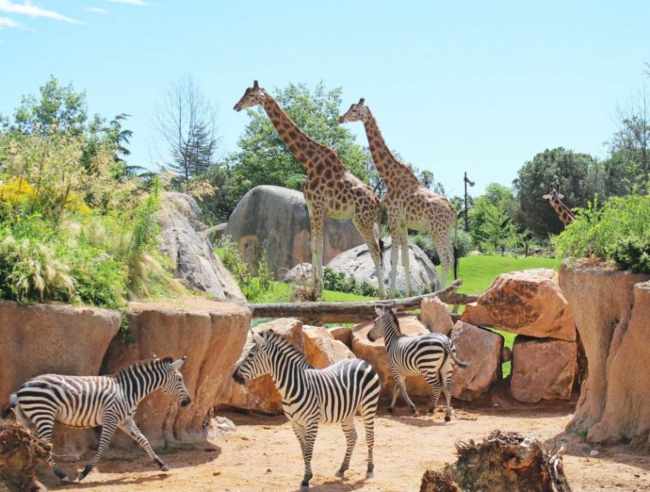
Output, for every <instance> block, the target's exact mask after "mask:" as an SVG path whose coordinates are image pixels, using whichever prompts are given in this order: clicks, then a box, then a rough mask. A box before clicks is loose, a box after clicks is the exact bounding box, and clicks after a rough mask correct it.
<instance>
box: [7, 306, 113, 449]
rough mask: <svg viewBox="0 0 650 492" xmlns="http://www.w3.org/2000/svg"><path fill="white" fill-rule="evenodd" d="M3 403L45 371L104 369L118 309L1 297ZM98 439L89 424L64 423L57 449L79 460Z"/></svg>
mask: <svg viewBox="0 0 650 492" xmlns="http://www.w3.org/2000/svg"><path fill="white" fill-rule="evenodd" d="M0 327H2V336H0V374H1V375H2V376H1V377H0V408H2V409H4V408H6V407H8V406H9V395H10V394H11V393H12V392H14V391H16V390H17V389H18V387H19V386H20V385H21V384H23V383H24V382H25V381H27V380H28V379H30V378H32V377H34V376H38V375H40V374H47V373H54V374H71V375H79V376H94V375H97V374H99V370H100V367H101V365H102V358H103V357H104V354H105V353H106V349H107V348H108V346H109V344H110V342H111V339H112V338H113V337H114V336H115V335H116V334H117V332H118V330H119V327H120V314H119V313H118V312H116V311H109V310H106V309H98V308H89V307H72V306H68V305H61V304H30V305H20V304H17V303H15V302H10V301H0ZM94 442H95V436H94V433H93V432H92V431H89V430H77V429H68V428H65V427H59V426H57V428H56V429H55V432H54V453H55V454H56V455H57V456H58V457H60V458H59V459H61V458H63V459H70V460H78V459H79V458H80V457H81V455H82V454H83V453H84V452H86V451H87V450H88V449H89V448H90V446H92V445H93V444H94Z"/></svg>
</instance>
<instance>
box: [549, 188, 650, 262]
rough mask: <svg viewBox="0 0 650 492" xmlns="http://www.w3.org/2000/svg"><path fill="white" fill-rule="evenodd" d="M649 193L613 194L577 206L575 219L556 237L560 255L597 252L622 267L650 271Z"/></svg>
mask: <svg viewBox="0 0 650 492" xmlns="http://www.w3.org/2000/svg"><path fill="white" fill-rule="evenodd" d="M648 224H650V196H647V195H645V196H641V195H629V196H626V197H614V198H610V199H609V200H608V201H607V202H606V203H605V204H604V206H602V207H599V206H598V203H597V202H593V203H590V204H589V205H588V206H587V207H586V208H584V209H580V210H578V212H577V214H576V218H575V220H574V221H573V222H572V223H571V224H570V225H569V226H568V227H567V228H566V229H565V230H564V231H563V232H562V233H561V234H560V235H559V236H556V237H555V238H554V239H553V245H554V246H555V249H556V252H557V253H558V255H560V256H563V257H572V258H580V257H589V256H595V257H598V258H601V259H604V260H613V261H615V262H616V263H617V264H618V265H619V266H621V267H623V268H630V269H633V270H635V271H637V272H643V273H650V262H649V261H648V254H649V251H648V249H649V247H648V245H649V244H650V227H649V226H648Z"/></svg>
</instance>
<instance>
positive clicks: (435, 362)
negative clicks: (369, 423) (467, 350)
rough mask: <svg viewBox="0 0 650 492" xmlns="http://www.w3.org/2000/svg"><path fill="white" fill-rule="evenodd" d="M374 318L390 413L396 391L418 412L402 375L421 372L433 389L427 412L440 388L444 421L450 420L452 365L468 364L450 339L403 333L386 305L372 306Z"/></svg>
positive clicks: (395, 398) (433, 334) (436, 400)
mask: <svg viewBox="0 0 650 492" xmlns="http://www.w3.org/2000/svg"><path fill="white" fill-rule="evenodd" d="M375 312H376V314H377V318H376V319H375V328H376V329H377V330H378V331H380V333H382V334H383V335H384V343H385V347H386V352H388V359H389V362H390V372H391V376H392V378H393V381H394V383H395V384H394V385H393V398H392V401H391V404H390V411H391V413H392V412H393V410H394V408H395V402H396V401H397V396H398V393H400V392H401V393H402V398H403V399H404V401H405V402H406V403H407V404H408V406H409V407H410V408H411V411H412V412H413V414H414V415H418V411H417V408H416V406H415V404H414V403H413V401H411V399H410V398H409V395H408V393H407V392H406V384H405V380H404V378H405V376H415V375H422V376H424V379H426V381H427V382H428V383H429V384H430V385H431V387H432V388H433V396H432V402H431V403H432V405H431V407H430V408H429V411H430V412H434V411H435V409H436V406H437V405H438V399H439V398H440V391H441V390H442V393H443V394H444V395H445V400H446V403H447V406H446V408H445V422H449V421H450V420H451V415H452V408H451V392H450V384H451V378H452V376H453V372H454V365H457V366H459V367H467V366H468V364H467V363H466V362H463V361H461V360H459V359H458V358H457V357H456V348H455V347H454V343H453V341H452V340H451V339H450V338H449V337H447V336H446V335H443V334H442V333H427V334H426V335H420V336H414V337H409V336H406V335H403V334H402V332H401V331H400V328H399V320H398V319H397V315H396V314H395V311H393V310H392V309H391V308H389V307H386V306H380V307H377V308H375Z"/></svg>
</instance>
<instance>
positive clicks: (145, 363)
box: [113, 357, 174, 377]
mask: <svg viewBox="0 0 650 492" xmlns="http://www.w3.org/2000/svg"><path fill="white" fill-rule="evenodd" d="M173 361H174V359H172V358H171V357H165V358H163V359H144V360H139V361H137V362H134V363H133V364H129V365H128V366H126V367H122V368H121V369H118V371H117V372H116V373H114V374H113V376H116V377H117V376H120V375H121V374H125V373H127V372H133V371H134V370H135V369H138V368H140V367H154V366H156V365H158V366H162V365H166V364H171V363H172V362H173Z"/></svg>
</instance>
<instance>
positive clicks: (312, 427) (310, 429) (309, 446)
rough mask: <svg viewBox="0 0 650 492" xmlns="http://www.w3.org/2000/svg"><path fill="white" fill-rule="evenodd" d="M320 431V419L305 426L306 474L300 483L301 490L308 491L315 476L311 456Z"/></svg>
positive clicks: (304, 454) (304, 455)
mask: <svg viewBox="0 0 650 492" xmlns="http://www.w3.org/2000/svg"><path fill="white" fill-rule="evenodd" d="M317 433H318V421H315V422H310V423H309V424H308V425H307V427H305V434H304V438H303V444H304V448H303V458H304V460H305V476H304V477H303V478H302V482H301V483H300V490H301V491H306V490H308V489H309V481H310V480H311V478H312V477H313V476H314V474H313V473H312V471H311V458H312V454H313V453H314V442H315V441H316V434H317Z"/></svg>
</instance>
